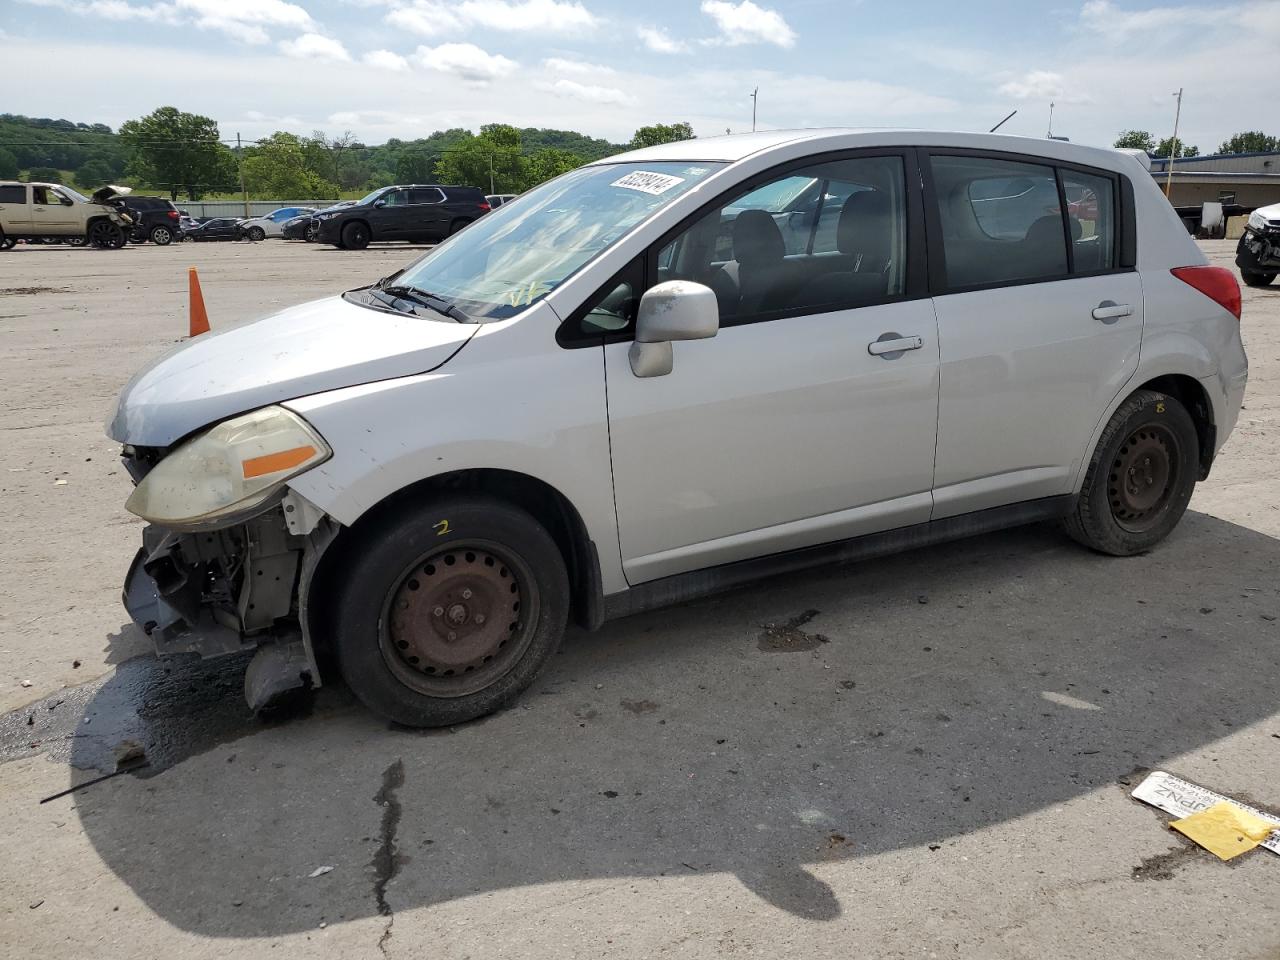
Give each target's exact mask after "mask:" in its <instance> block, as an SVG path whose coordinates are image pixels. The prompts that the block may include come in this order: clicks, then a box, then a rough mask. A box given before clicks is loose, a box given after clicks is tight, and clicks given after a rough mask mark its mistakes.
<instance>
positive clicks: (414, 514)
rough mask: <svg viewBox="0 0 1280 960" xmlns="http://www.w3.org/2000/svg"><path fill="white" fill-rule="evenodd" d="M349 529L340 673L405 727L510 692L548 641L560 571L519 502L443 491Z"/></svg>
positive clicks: (539, 662)
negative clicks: (447, 494)
mask: <svg viewBox="0 0 1280 960" xmlns="http://www.w3.org/2000/svg"><path fill="white" fill-rule="evenodd" d="M355 537H356V543H355V545H354V546H353V547H352V548H351V553H350V554H349V555H348V556H347V557H346V558H345V560H346V562H345V563H344V565H343V570H344V573H343V574H342V576H343V583H342V585H341V587H340V588H339V591H338V595H337V597H336V600H337V603H336V615H335V616H334V618H333V623H334V626H335V647H336V652H337V658H338V665H339V668H340V670H341V672H342V676H343V678H344V679H345V680H346V682H347V684H348V686H350V687H351V690H352V691H353V692H354V693H355V695H356V696H357V697H358V698H359V699H360V700H361V701H362V702H363V703H364V704H365V705H366V706H367V707H369V709H371V710H373V711H374V712H375V713H379V714H381V715H382V716H384V717H387V718H388V719H390V720H393V721H394V722H396V723H399V724H403V725H405V726H409V727H440V726H450V725H452V724H456V723H463V722H464V721H467V720H474V719H475V718H477V717H482V716H484V715H485V714H488V713H492V712H493V711H495V710H498V709H500V708H502V707H503V706H505V705H507V704H508V703H510V702H511V701H512V700H514V699H515V698H516V697H517V696H519V694H520V693H521V692H522V691H524V690H525V688H527V687H528V686H529V684H530V683H532V682H533V678H534V677H535V676H536V675H537V673H538V671H539V670H541V668H542V666H543V665H544V664H545V663H546V662H547V660H548V659H549V658H550V657H551V655H552V654H553V653H555V651H556V648H557V647H558V646H559V645H560V641H561V639H562V637H563V635H564V629H565V623H566V621H567V619H568V615H569V579H568V575H567V573H566V572H565V565H564V560H563V558H562V557H561V556H560V551H559V549H558V548H557V547H556V544H555V541H554V540H553V539H552V538H551V535H550V534H549V533H548V532H547V531H546V529H545V528H544V527H543V526H542V525H541V524H540V523H538V521H537V520H535V519H534V518H533V517H532V516H530V515H529V514H528V513H526V512H525V511H523V510H520V509H519V508H517V507H514V506H511V505H510V504H507V503H504V502H502V501H499V500H494V499H490V498H488V497H482V496H458V497H448V498H446V499H442V500H439V501H436V502H433V503H430V504H424V505H421V506H418V507H415V508H409V509H402V510H398V511H395V512H393V513H387V514H385V515H384V516H383V517H381V518H378V519H375V520H373V521H371V522H370V524H369V526H368V527H367V528H366V529H363V530H359V531H358V532H357V533H356V534H355ZM464 587H466V588H467V589H465V591H464ZM460 598H465V600H464V599H460ZM473 598H474V599H473ZM393 608H394V609H393ZM446 608H447V609H446ZM485 611H488V614H489V615H488V617H487V618H486V616H485V615H484V612H485ZM453 630H457V631H460V633H459V634H455V633H453V632H446V631H453ZM455 644H456V646H455ZM415 654H421V655H422V657H421V659H420V658H419V657H418V656H415ZM433 657H439V658H440V659H435V660H433V659H432V658H433ZM410 661H412V663H410ZM432 663H435V664H436V665H435V666H432V665H431V664H432Z"/></svg>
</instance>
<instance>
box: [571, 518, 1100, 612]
mask: <svg viewBox="0 0 1280 960" xmlns="http://www.w3.org/2000/svg"><path fill="white" fill-rule="evenodd" d="M1074 505H1075V497H1074V496H1073V495H1070V494H1066V495H1063V496H1058V497H1044V498H1043V499H1040V500H1027V501H1025V502H1023V503H1013V504H1009V505H1007V506H1003V507H992V508H991V509H989V510H979V511H977V512H975V513H966V514H962V515H960V516H958V517H947V518H945V519H943V520H930V521H929V522H927V523H916V524H912V525H911V526H909V527H898V528H897V529H894V530H885V531H882V532H880V533H871V534H866V535H865V536H861V537H854V538H852V539H850V540H837V541H836V542H834V543H824V544H819V545H818V546H813V547H804V548H802V549H799V550H789V551H787V552H785V553H775V554H771V555H770V556H766V557H756V558H754V559H751V560H739V561H737V562H736V563H726V564H724V565H722V566H718V567H709V568H707V569H706V570H694V571H692V572H690V573H680V574H676V575H675V576H672V577H663V578H662V579H660V580H650V581H649V582H647V583H642V584H639V585H638V586H635V587H632V588H631V589H630V590H625V591H623V592H622V593H612V594H609V595H608V596H606V597H602V598H599V600H598V603H599V604H600V607H602V608H603V609H602V610H601V612H602V614H603V615H602V616H601V617H600V618H599V619H600V621H601V622H603V621H605V620H616V619H618V618H620V617H629V616H631V615H632V614H635V613H642V612H643V611H645V610H655V609H658V608H659V607H667V606H671V605H672V604H677V603H685V602H687V601H689V600H696V599H698V598H699V597H705V596H708V595H710V594H713V593H720V592H723V591H725V590H732V589H733V588H734V587H740V586H742V585H743V584H747V583H752V582H754V581H756V580H762V579H764V578H766V577H773V576H777V575H778V574H782V573H791V572H793V571H796V570H806V569H808V568H810V567H815V566H819V565H827V564H833V563H851V562H853V561H857V560H870V559H872V558H875V557H883V556H888V555H889V554H894V553H901V552H902V551H904V550H914V549H916V548H917V547H927V546H932V545H933V544H936V543H945V542H946V541H948V540H959V539H962V538H964V537H972V536H977V535H979V534H983V533H992V532H994V531H996V530H1004V529H1006V528H1008V527H1018V526H1022V525H1024V524H1028V523H1036V522H1039V521H1042V520H1056V519H1060V518H1062V517H1065V516H1066V515H1067V514H1069V513H1070V512H1071V510H1072V508H1073V506H1074ZM594 605H595V604H593V606H594Z"/></svg>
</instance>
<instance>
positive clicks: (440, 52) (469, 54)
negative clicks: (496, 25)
mask: <svg viewBox="0 0 1280 960" xmlns="http://www.w3.org/2000/svg"><path fill="white" fill-rule="evenodd" d="M414 59H415V60H417V62H418V63H420V64H421V65H422V66H424V67H426V68H427V69H429V70H439V71H440V72H441V73H451V74H455V75H457V76H459V77H462V78H463V79H464V80H468V81H470V82H472V83H479V84H484V83H489V82H490V81H492V80H497V79H498V78H499V77H504V76H506V75H507V74H509V73H511V72H512V71H513V70H515V69H516V67H517V66H519V64H517V63H516V62H515V61H514V60H510V59H508V58H506V57H504V56H503V55H502V54H500V53H488V52H486V51H484V50H481V49H480V48H479V47H477V46H476V45H475V44H474V43H442V44H440V45H439V46H438V47H419V48H418V51H417V54H416V55H415V57H414Z"/></svg>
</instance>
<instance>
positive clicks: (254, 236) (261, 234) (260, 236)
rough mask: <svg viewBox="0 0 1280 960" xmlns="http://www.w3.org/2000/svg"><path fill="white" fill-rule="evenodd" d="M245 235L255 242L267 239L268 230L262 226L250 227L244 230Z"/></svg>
mask: <svg viewBox="0 0 1280 960" xmlns="http://www.w3.org/2000/svg"><path fill="white" fill-rule="evenodd" d="M244 235H245V236H246V237H248V238H249V239H250V240H253V241H255V242H257V241H259V240H265V239H267V231H265V230H263V229H262V228H261V227H250V228H249V229H248V230H246V231H245V232H244Z"/></svg>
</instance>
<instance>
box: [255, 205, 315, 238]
mask: <svg viewBox="0 0 1280 960" xmlns="http://www.w3.org/2000/svg"><path fill="white" fill-rule="evenodd" d="M315 212H316V211H315V208H314V207H281V208H280V209H279V210H272V211H271V212H270V213H268V214H267V215H266V216H263V217H249V218H248V219H247V220H242V221H241V222H240V227H241V229H242V230H243V231H244V235H245V237H246V238H247V239H249V240H265V239H267V238H268V237H278V236H280V235H281V228H283V227H284V225H285V223H286V222H287V221H289V220H292V219H293V218H294V217H299V216H302V215H303V214H312V213H315Z"/></svg>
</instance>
